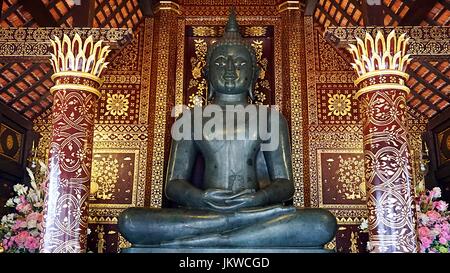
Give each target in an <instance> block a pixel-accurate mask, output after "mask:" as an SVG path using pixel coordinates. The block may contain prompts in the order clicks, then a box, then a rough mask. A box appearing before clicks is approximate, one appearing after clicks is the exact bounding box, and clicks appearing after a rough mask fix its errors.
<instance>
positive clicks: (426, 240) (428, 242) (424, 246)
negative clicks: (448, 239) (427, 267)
mask: <svg viewBox="0 0 450 273" xmlns="http://www.w3.org/2000/svg"><path fill="white" fill-rule="evenodd" d="M420 242H421V244H420V248H421V250H422V252H424V250H425V249H427V248H429V247H430V246H431V243H432V242H433V241H432V240H431V239H430V238H428V237H422V238H420Z"/></svg>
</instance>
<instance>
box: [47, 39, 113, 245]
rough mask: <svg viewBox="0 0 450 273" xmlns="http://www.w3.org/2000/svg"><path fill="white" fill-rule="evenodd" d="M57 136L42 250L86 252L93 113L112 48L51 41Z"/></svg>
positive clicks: (54, 130)
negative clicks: (101, 77) (53, 53)
mask: <svg viewBox="0 0 450 273" xmlns="http://www.w3.org/2000/svg"><path fill="white" fill-rule="evenodd" d="M52 44H53V47H54V52H55V55H52V59H51V62H52V65H53V69H54V71H55V74H54V75H53V76H52V80H53V81H54V82H55V86H53V87H52V88H51V89H50V92H51V93H52V94H53V97H54V99H53V107H52V136H51V143H50V152H49V163H48V164H49V173H48V176H47V178H46V194H45V204H44V231H43V239H42V242H41V249H40V251H41V252H52V253H68V252H85V251H86V243H87V224H88V221H87V220H88V197H89V186H90V180H91V167H92V149H93V132H94V117H95V112H96V111H95V110H96V107H97V100H98V98H99V97H100V92H99V91H98V88H99V87H100V85H101V80H100V78H99V76H100V73H101V72H102V70H103V68H104V67H105V66H106V64H107V63H105V57H106V56H107V55H108V53H109V50H108V47H102V46H101V41H99V42H97V43H96V44H95V45H94V43H93V41H92V37H89V38H88V39H86V41H85V42H84V43H83V42H82V41H81V39H80V37H79V36H78V35H76V36H75V38H74V39H73V40H70V39H69V38H68V37H67V36H66V35H65V36H64V39H63V41H62V42H61V41H59V39H58V38H55V42H53V41H52Z"/></svg>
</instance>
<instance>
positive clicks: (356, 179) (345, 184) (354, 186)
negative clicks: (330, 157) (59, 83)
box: [336, 156, 366, 200]
mask: <svg viewBox="0 0 450 273" xmlns="http://www.w3.org/2000/svg"><path fill="white" fill-rule="evenodd" d="M336 174H337V175H338V182H339V189H338V193H342V196H343V198H344V199H348V200H355V199H361V200H365V199H366V183H365V181H364V161H363V160H362V158H361V157H360V156H356V157H351V158H349V159H343V158H342V156H339V169H338V170H337V171H336Z"/></svg>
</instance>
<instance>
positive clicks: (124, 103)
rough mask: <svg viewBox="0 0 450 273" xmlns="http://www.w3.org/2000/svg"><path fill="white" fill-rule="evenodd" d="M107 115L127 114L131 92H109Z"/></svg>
mask: <svg viewBox="0 0 450 273" xmlns="http://www.w3.org/2000/svg"><path fill="white" fill-rule="evenodd" d="M106 95H107V99H106V110H107V111H106V112H105V115H112V116H127V115H128V108H129V100H128V99H129V97H130V94H126V95H124V94H112V95H111V94H109V93H107V94H106Z"/></svg>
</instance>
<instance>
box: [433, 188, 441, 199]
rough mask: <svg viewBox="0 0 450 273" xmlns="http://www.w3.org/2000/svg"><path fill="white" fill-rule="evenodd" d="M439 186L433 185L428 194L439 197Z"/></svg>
mask: <svg viewBox="0 0 450 273" xmlns="http://www.w3.org/2000/svg"><path fill="white" fill-rule="evenodd" d="M441 194H442V193H441V188H439V187H434V188H433V190H432V191H431V192H430V196H431V197H433V198H440V197H441Z"/></svg>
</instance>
